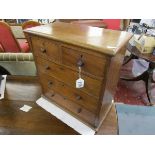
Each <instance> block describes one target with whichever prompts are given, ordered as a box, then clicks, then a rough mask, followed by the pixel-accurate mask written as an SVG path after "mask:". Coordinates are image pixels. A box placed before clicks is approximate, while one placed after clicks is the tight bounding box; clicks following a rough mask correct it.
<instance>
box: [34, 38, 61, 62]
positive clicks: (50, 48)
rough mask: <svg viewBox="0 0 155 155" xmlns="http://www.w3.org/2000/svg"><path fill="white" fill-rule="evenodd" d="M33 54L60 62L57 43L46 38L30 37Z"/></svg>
mask: <svg viewBox="0 0 155 155" xmlns="http://www.w3.org/2000/svg"><path fill="white" fill-rule="evenodd" d="M32 47H33V53H34V55H36V56H39V57H43V58H45V59H49V60H52V61H56V62H59V61H60V48H59V45H58V43H56V42H54V41H52V40H48V39H46V38H39V37H32Z"/></svg>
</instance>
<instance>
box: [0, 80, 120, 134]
mask: <svg viewBox="0 0 155 155" xmlns="http://www.w3.org/2000/svg"><path fill="white" fill-rule="evenodd" d="M40 95H41V87H40V85H39V83H38V80H37V79H34V80H30V79H29V78H22V79H20V80H19V79H16V80H15V79H14V78H13V79H8V80H7V84H6V93H5V99H4V100H1V101H0V134H1V135H8V134H11V135H77V134H78V133H77V132H76V131H74V130H73V129H72V128H70V127H69V126H67V125H66V124H64V123H63V122H61V121H60V120H58V119H57V118H56V117H54V116H52V115H51V114H50V113H48V112H46V111H45V110H44V109H42V108H41V107H39V106H38V105H37V104H36V103H35V101H36V100H37V99H38V98H39V97H40ZM24 105H29V106H31V107H32V109H31V110H30V111H29V112H23V111H22V110H20V108H21V107H23V106H24ZM98 134H102V135H103V134H117V119H116V112H115V107H114V105H113V107H112V109H111V111H110V112H109V114H108V116H107V118H106V119H105V121H104V123H103V125H102V126H101V129H100V130H99V132H98Z"/></svg>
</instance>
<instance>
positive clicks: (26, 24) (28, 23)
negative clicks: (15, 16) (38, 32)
mask: <svg viewBox="0 0 155 155" xmlns="http://www.w3.org/2000/svg"><path fill="white" fill-rule="evenodd" d="M40 25H41V24H40V23H39V22H36V21H33V20H29V21H26V22H24V23H23V24H22V29H23V30H24V29H27V28H31V27H35V26H40Z"/></svg>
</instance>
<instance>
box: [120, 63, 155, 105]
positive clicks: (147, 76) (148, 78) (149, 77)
mask: <svg viewBox="0 0 155 155" xmlns="http://www.w3.org/2000/svg"><path fill="white" fill-rule="evenodd" d="M154 68H155V64H154V63H151V62H150V63H149V67H148V69H147V70H146V71H145V72H143V73H142V74H141V75H139V76H137V77H134V78H131V79H127V78H121V79H122V80H125V81H140V80H143V81H144V82H145V88H146V94H147V98H148V100H149V103H150V105H152V103H151V99H150V97H151V93H150V90H151V83H155V81H154V80H153V70H154Z"/></svg>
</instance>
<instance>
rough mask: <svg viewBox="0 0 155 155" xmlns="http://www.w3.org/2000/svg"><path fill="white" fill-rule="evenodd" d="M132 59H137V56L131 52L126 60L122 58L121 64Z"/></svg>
mask: <svg viewBox="0 0 155 155" xmlns="http://www.w3.org/2000/svg"><path fill="white" fill-rule="evenodd" d="M132 59H138V57H137V56H135V55H133V54H132V53H131V54H130V56H129V57H128V58H127V59H126V60H124V62H123V65H125V64H127V63H128V62H129V61H130V60H132Z"/></svg>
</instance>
